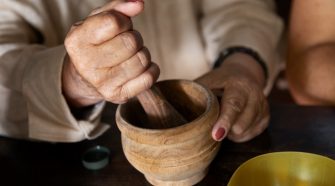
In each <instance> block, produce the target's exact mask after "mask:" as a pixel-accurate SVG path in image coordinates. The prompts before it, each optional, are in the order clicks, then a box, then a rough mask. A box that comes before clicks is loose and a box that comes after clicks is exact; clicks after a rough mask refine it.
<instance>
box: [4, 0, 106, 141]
mask: <svg viewBox="0 0 335 186" xmlns="http://www.w3.org/2000/svg"><path fill="white" fill-rule="evenodd" d="M0 2H1V1H0ZM12 2H13V5H11V4H10V3H9V5H8V6H6V7H4V6H3V4H0V17H1V19H0V72H1V75H0V85H1V87H4V88H5V89H8V90H9V91H7V92H16V94H15V96H16V98H13V100H15V99H16V100H22V99H23V100H24V101H23V102H18V103H17V105H16V108H13V107H6V106H1V108H0V112H6V113H12V114H15V112H26V115H27V118H24V117H23V119H26V121H25V123H26V124H27V125H28V126H27V127H26V128H27V130H28V131H27V132H26V136H13V137H18V138H29V139H37V140H43V141H53V142H75V141H80V140H83V139H92V138H95V137H97V136H99V135H100V134H101V133H102V132H104V131H105V130H107V128H108V126H107V125H103V124H100V113H101V112H102V109H103V107H104V103H100V104H97V105H95V106H94V107H93V109H92V111H91V112H90V113H89V115H88V116H87V117H86V118H85V119H84V120H76V118H75V117H74V116H73V115H72V114H71V111H70V109H69V106H68V105H67V103H66V100H65V98H64V96H63V95H62V88H61V73H62V66H63V59H64V57H65V55H66V51H65V48H64V46H63V45H61V44H59V45H58V46H56V45H55V46H51V45H50V44H45V42H44V41H46V40H48V38H47V37H48V35H47V34H45V33H46V32H45V31H46V30H43V31H41V32H39V29H38V28H39V27H40V28H43V23H44V21H47V20H46V19H45V17H43V16H41V17H39V18H38V16H37V17H36V16H35V17H34V16H32V17H31V19H32V22H29V23H28V22H27V21H25V20H29V17H24V19H23V17H22V15H20V14H19V13H18V12H17V11H14V10H11V6H19V5H20V3H16V4H15V3H14V2H18V1H12ZM15 8H16V9H17V8H18V7H15ZM15 8H14V9H15ZM21 8H23V9H21V11H22V12H29V11H32V10H33V9H30V8H27V9H25V7H24V6H22V7H21ZM27 15H28V14H27ZM31 15H34V12H32V14H31ZM55 32H56V31H55ZM49 40H50V39H49ZM53 40H54V39H53ZM4 105H5V104H4ZM0 115H1V116H3V115H4V114H3V113H0ZM0 119H1V121H2V122H12V123H11V125H16V124H18V123H20V124H21V125H22V121H21V122H16V121H13V120H10V121H6V118H0ZM0 125H2V123H0ZM0 128H1V130H2V131H0V133H2V134H3V135H7V136H10V134H11V133H13V134H24V133H25V132H20V131H16V132H15V131H14V132H9V131H6V127H0ZM22 128H25V127H17V129H22Z"/></svg>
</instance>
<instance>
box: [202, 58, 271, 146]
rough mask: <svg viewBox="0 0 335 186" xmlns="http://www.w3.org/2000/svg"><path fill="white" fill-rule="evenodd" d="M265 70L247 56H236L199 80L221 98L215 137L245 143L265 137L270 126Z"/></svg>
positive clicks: (213, 132) (213, 135)
mask: <svg viewBox="0 0 335 186" xmlns="http://www.w3.org/2000/svg"><path fill="white" fill-rule="evenodd" d="M262 70H263V69H261V67H260V65H259V64H257V62H256V61H254V59H253V58H252V57H250V56H247V55H246V54H242V53H239V54H233V55H232V56H231V57H228V58H227V59H226V60H225V61H224V62H223V64H222V65H221V66H220V67H219V68H217V69H214V70H212V71H211V72H209V73H207V74H205V75H204V76H202V77H200V78H198V79H197V81H198V82H199V83H201V84H203V85H205V86H207V87H208V88H209V89H212V90H213V91H214V92H215V91H219V92H221V94H222V91H223V95H222V99H221V106H220V115H219V118H218V120H217V122H216V124H215V125H214V127H213V130H212V137H213V139H215V140H217V141H221V140H222V139H224V138H225V137H228V138H229V139H230V140H232V141H235V142H245V141H248V140H250V139H252V138H254V137H255V136H257V135H259V134H260V133H262V132H263V131H264V130H265V129H266V127H267V126H268V122H269V118H270V116H269V107H268V103H267V100H266V97H265V96H264V94H263V86H264V75H263V71H262Z"/></svg>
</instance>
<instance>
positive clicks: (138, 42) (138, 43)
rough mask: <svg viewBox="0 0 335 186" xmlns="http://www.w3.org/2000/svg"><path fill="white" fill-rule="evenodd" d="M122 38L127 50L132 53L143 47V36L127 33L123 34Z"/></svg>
mask: <svg viewBox="0 0 335 186" xmlns="http://www.w3.org/2000/svg"><path fill="white" fill-rule="evenodd" d="M120 37H121V39H122V42H123V44H124V46H125V48H126V49H127V50H128V51H129V52H131V53H135V52H137V51H138V49H139V48H140V47H142V39H141V36H140V35H138V34H136V33H135V32H125V33H123V34H121V35H120Z"/></svg>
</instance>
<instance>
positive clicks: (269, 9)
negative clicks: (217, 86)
mask: <svg viewBox="0 0 335 186" xmlns="http://www.w3.org/2000/svg"><path fill="white" fill-rule="evenodd" d="M200 7H202V8H201V9H202V12H203V19H202V25H201V26H202V30H203V34H204V38H205V43H206V46H207V49H206V50H207V55H208V58H209V59H210V61H213V62H214V61H215V60H216V59H217V58H218V56H219V53H220V52H221V51H224V50H225V49H227V48H229V47H234V46H244V47H248V48H251V49H252V50H254V51H256V52H257V53H258V54H259V55H260V57H261V58H262V59H263V60H264V62H265V64H266V67H267V70H268V74H269V77H268V79H267V86H266V87H265V90H264V92H265V93H266V94H268V93H269V91H270V89H271V87H272V84H273V82H274V79H275V77H276V76H277V74H278V72H279V68H280V66H279V43H280V40H281V35H282V30H283V23H282V20H281V19H280V18H279V17H278V16H277V15H276V13H275V3H274V1H273V0H252V1H251V0H225V1H217V0H203V1H202V6H200Z"/></svg>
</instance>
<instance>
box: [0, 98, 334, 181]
mask: <svg viewBox="0 0 335 186" xmlns="http://www.w3.org/2000/svg"><path fill="white" fill-rule="evenodd" d="M114 111H115V106H114V105H111V104H110V105H107V108H106V110H105V112H104V114H103V121H105V122H108V123H111V125H112V128H111V130H109V131H108V132H107V133H105V134H104V135H103V136H101V137H99V138H98V139H96V140H93V141H83V142H80V143H72V144H50V143H41V142H28V141H21V140H13V139H8V138H0V186H12V185H15V186H16V185H22V186H26V185H34V186H67V185H71V186H110V185H112V186H114V185H115V186H127V185H129V186H141V185H149V184H148V183H147V182H146V180H145V179H144V177H143V176H142V174H141V173H139V172H137V171H136V170H135V169H134V168H133V167H132V166H131V165H130V164H129V163H128V161H127V160H126V158H125V156H124V155H123V152H122V149H121V144H120V132H119V131H118V129H117V128H116V125H114ZM271 114H272V119H271V122H270V127H269V128H268V129H267V130H266V131H265V132H264V133H263V134H262V135H260V136H259V137H257V138H255V139H254V140H252V141H250V142H247V143H242V144H235V143H232V142H230V141H228V140H225V141H224V142H223V144H222V147H221V150H220V152H219V154H218V155H217V157H216V159H215V160H214V162H213V163H212V164H211V167H210V171H209V173H208V175H207V176H206V177H205V179H204V180H203V181H201V182H200V183H199V184H198V185H206V186H208V185H226V184H227V182H228V180H229V178H230V177H231V175H232V174H233V172H234V171H235V169H236V168H237V167H238V166H239V165H241V164H242V163H243V162H245V161H246V160H248V159H250V158H252V157H255V156H257V155H260V154H264V153H268V152H275V151H304V152H312V153H317V154H322V155H325V156H328V157H331V158H333V159H335V108H333V107H299V106H296V105H293V104H279V103H272V104H271ZM94 145H104V146H107V147H108V148H110V150H111V156H110V164H109V165H108V166H107V167H105V168H104V169H102V170H99V171H89V170H86V169H85V168H84V167H83V166H82V164H81V155H82V153H83V152H84V151H85V150H86V149H87V148H89V147H91V146H94Z"/></svg>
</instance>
